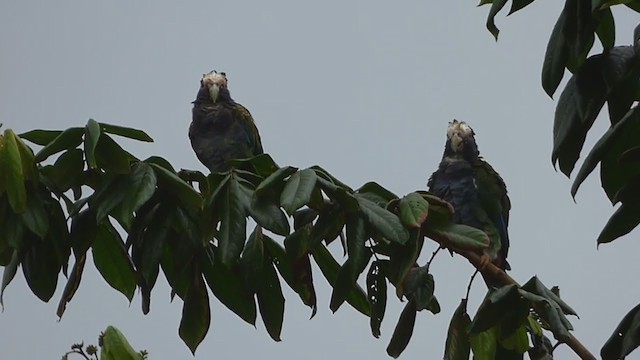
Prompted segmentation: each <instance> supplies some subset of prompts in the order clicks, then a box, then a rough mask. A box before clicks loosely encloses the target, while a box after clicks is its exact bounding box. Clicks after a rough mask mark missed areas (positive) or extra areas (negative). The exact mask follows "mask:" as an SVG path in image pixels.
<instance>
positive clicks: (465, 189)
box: [427, 119, 511, 287]
mask: <svg viewBox="0 0 640 360" xmlns="http://www.w3.org/2000/svg"><path fill="white" fill-rule="evenodd" d="M427 186H428V188H429V191H430V192H432V193H433V194H434V195H436V196H438V197H440V198H442V199H444V200H445V201H447V202H449V203H450V204H451V205H452V206H453V208H454V214H453V220H454V222H455V223H458V224H464V225H468V226H472V227H474V228H477V229H480V230H482V231H484V232H485V233H486V234H487V236H488V237H489V247H488V249H487V250H486V253H484V254H483V256H485V257H486V256H487V255H488V256H489V257H490V260H489V259H486V263H488V262H489V261H491V262H492V263H493V264H494V265H496V266H497V267H499V268H500V269H502V270H510V269H511V266H510V265H509V263H508V262H507V254H508V252H509V235H508V232H507V227H508V225H509V211H510V210H511V201H510V200H509V196H508V195H507V187H506V185H505V182H504V180H502V177H500V175H499V174H498V173H497V172H496V171H495V170H494V169H493V167H492V166H491V165H490V164H489V163H488V162H486V161H485V160H484V159H483V158H482V157H481V156H480V152H479V151H478V145H477V144H476V139H475V133H474V131H473V129H472V128H471V127H470V126H469V125H467V123H466V122H464V121H458V120H455V119H454V120H453V121H452V122H450V123H449V126H448V128H447V141H446V143H445V149H444V154H443V155H442V160H441V162H440V164H439V166H438V169H437V170H436V171H435V172H434V173H433V174H432V175H431V177H430V178H429V180H428V183H427ZM485 282H486V283H487V285H488V286H490V287H492V286H495V285H496V284H492V283H490V281H488V280H487V279H486V278H485Z"/></svg>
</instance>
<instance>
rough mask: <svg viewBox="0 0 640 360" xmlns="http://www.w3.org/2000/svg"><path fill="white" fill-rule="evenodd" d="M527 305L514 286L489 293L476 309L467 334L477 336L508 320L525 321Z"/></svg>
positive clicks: (527, 311)
mask: <svg viewBox="0 0 640 360" xmlns="http://www.w3.org/2000/svg"><path fill="white" fill-rule="evenodd" d="M528 314H529V303H528V302H527V300H525V299H523V298H522V295H521V294H520V292H519V291H518V287H517V286H516V285H515V284H512V285H507V286H503V287H501V288H498V289H497V290H495V291H490V292H489V293H488V294H487V296H486V297H485V299H484V301H483V302H482V304H480V307H479V308H478V311H477V312H476V315H475V317H474V319H473V322H472V324H471V327H470V328H469V332H470V333H471V334H478V333H481V332H483V331H486V330H489V329H490V328H492V327H495V326H497V325H500V323H501V322H503V321H505V320H507V319H509V318H516V319H520V318H522V319H526V317H527V315H528Z"/></svg>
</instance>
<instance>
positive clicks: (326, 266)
mask: <svg viewBox="0 0 640 360" xmlns="http://www.w3.org/2000/svg"><path fill="white" fill-rule="evenodd" d="M311 254H312V255H313V259H314V260H315V261H316V264H318V267H319V268H320V271H321V272H322V275H324V277H325V278H326V279H327V281H328V282H329V284H330V285H331V286H334V285H335V283H336V279H337V277H338V271H340V265H338V262H337V261H336V260H335V259H334V258H333V256H331V253H330V252H329V250H328V249H327V248H326V247H324V246H322V245H319V246H316V247H315V248H314V249H313V252H312V253H311ZM347 302H348V303H349V304H351V306H353V308H354V309H356V310H358V311H359V312H361V313H362V314H364V315H365V316H368V317H369V316H370V315H371V308H370V306H369V301H368V299H367V295H366V294H365V292H364V291H363V290H362V288H360V286H359V285H357V284H356V286H354V287H352V288H351V290H350V291H349V293H348V294H347Z"/></svg>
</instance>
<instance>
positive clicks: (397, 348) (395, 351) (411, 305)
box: [387, 300, 417, 359]
mask: <svg viewBox="0 0 640 360" xmlns="http://www.w3.org/2000/svg"><path fill="white" fill-rule="evenodd" d="M416 314H417V310H416V303H415V302H413V301H412V300H409V302H408V303H407V305H405V306H404V309H403V310H402V313H401V314H400V318H399V319H398V323H397V324H396V328H395V329H394V330H393V335H391V340H390V341H389V345H388V346H387V354H389V356H391V357H393V358H394V359H397V358H398V356H400V354H402V352H403V351H404V349H406V348H407V345H409V340H411V336H412V335H413V327H414V326H415V323H416Z"/></svg>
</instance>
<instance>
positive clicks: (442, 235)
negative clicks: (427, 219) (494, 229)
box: [426, 223, 489, 250]
mask: <svg viewBox="0 0 640 360" xmlns="http://www.w3.org/2000/svg"><path fill="white" fill-rule="evenodd" d="M434 225H435V224H434ZM426 235H427V236H428V237H430V238H434V239H436V240H439V241H442V240H444V241H446V242H447V243H448V244H450V245H451V246H453V247H455V248H458V249H463V250H481V249H486V248H487V247H489V237H488V236H487V234H486V233H485V232H484V231H482V230H479V229H476V228H474V227H471V226H467V225H462V224H452V223H448V224H445V225H438V226H430V227H429V228H428V230H427V232H426Z"/></svg>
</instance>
